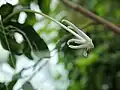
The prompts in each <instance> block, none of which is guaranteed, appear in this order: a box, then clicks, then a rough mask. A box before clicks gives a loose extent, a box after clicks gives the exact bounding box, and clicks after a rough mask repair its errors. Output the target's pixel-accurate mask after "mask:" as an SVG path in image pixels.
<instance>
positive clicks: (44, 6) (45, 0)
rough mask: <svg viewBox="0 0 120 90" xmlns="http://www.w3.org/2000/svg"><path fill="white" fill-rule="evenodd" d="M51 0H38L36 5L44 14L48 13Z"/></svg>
mask: <svg viewBox="0 0 120 90" xmlns="http://www.w3.org/2000/svg"><path fill="white" fill-rule="evenodd" d="M50 3H51V0H38V5H39V7H40V9H41V11H42V12H43V13H45V14H48V13H49V11H50Z"/></svg>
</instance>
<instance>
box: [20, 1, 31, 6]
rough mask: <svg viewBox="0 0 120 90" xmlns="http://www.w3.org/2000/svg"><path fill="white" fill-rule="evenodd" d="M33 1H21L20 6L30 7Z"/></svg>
mask: <svg viewBox="0 0 120 90" xmlns="http://www.w3.org/2000/svg"><path fill="white" fill-rule="evenodd" d="M31 1H32V0H19V2H20V4H21V5H23V6H29V5H30V2H31Z"/></svg>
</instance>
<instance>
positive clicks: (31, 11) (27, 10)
mask: <svg viewBox="0 0 120 90" xmlns="http://www.w3.org/2000/svg"><path fill="white" fill-rule="evenodd" d="M20 12H29V13H36V14H40V15H42V16H44V17H46V18H47V19H49V20H52V21H54V22H55V23H56V24H58V25H60V26H61V27H63V28H64V29H65V30H67V31H68V32H70V33H71V34H73V35H74V36H76V37H78V38H81V37H80V36H79V35H78V34H76V33H75V32H74V31H72V30H71V29H69V28H68V27H66V26H65V25H64V24H62V23H60V22H58V21H57V20H55V19H54V18H51V17H50V16H48V15H46V14H44V13H42V12H37V11H33V10H29V9H25V10H24V9H23V10H18V11H16V12H14V13H12V14H10V15H9V16H8V17H7V18H5V19H4V20H3V22H6V21H8V20H9V19H10V18H11V17H13V16H14V15H15V14H18V13H20Z"/></svg>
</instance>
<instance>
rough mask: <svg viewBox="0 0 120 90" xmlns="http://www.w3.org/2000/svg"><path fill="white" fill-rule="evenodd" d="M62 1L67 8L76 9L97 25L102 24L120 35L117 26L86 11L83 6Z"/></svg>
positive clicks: (119, 29) (66, 0)
mask: <svg viewBox="0 0 120 90" xmlns="http://www.w3.org/2000/svg"><path fill="white" fill-rule="evenodd" d="M60 1H61V2H63V3H64V4H65V5H66V6H68V7H70V8H72V9H74V10H75V11H78V12H80V13H81V14H83V15H84V16H86V17H89V18H90V19H92V20H93V21H95V22H97V23H100V24H103V25H104V26H105V27H107V28H110V30H112V31H113V32H115V33H117V34H120V28H119V27H118V26H116V25H115V24H113V23H111V22H109V21H107V20H105V19H103V18H102V17H100V16H97V15H95V14H94V13H92V12H91V11H89V10H87V9H85V8H84V7H82V6H81V5H78V4H75V3H73V2H71V1H69V0H60Z"/></svg>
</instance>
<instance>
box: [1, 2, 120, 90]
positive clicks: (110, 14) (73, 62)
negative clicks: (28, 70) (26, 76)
mask: <svg viewBox="0 0 120 90" xmlns="http://www.w3.org/2000/svg"><path fill="white" fill-rule="evenodd" d="M71 1H73V2H74V1H75V2H76V3H77V4H80V5H82V6H84V7H85V8H87V9H89V10H90V11H92V12H94V13H95V14H96V15H98V16H101V17H103V18H105V19H107V20H109V21H110V22H112V23H114V24H116V25H119V23H120V5H119V4H120V1H119V0H114V1H113V0H91V1H89V0H71ZM31 2H34V3H36V4H37V5H38V6H39V8H40V10H41V11H42V12H43V13H45V14H48V15H53V16H55V15H56V14H57V13H59V12H61V11H63V10H64V11H65V12H66V17H67V18H68V19H69V20H70V21H72V22H74V23H75V24H76V25H77V26H79V25H80V28H82V26H85V25H86V24H87V23H88V22H90V21H91V20H89V19H88V18H87V17H84V16H81V15H80V14H79V13H77V12H75V11H74V10H71V9H70V8H65V7H64V5H63V4H59V5H58V6H57V7H56V9H55V10H54V11H53V12H52V10H51V8H50V3H51V0H20V1H19V4H18V5H11V4H9V3H6V4H4V5H2V6H1V7H0V15H1V17H2V22H1V24H0V42H1V45H2V47H3V48H4V49H5V50H8V51H9V52H10V53H9V57H8V62H7V63H8V64H9V65H10V66H11V67H12V68H13V69H16V62H17V59H16V56H19V55H25V56H26V57H27V58H29V59H30V60H34V57H33V56H32V52H34V53H35V52H42V54H40V55H39V57H42V58H44V57H50V51H49V49H48V42H49V43H53V44H56V49H57V50H58V57H59V62H58V64H60V63H63V64H64V66H65V68H66V70H67V71H68V72H69V74H68V78H69V80H70V85H69V87H68V88H67V89H68V90H120V86H119V84H120V61H119V59H120V46H119V45H120V40H119V39H120V35H117V34H114V33H113V32H111V31H109V30H110V29H109V28H105V27H104V25H101V24H92V25H90V26H88V27H86V28H84V32H86V33H87V34H88V36H90V37H91V38H92V40H93V42H94V45H95V48H94V49H93V50H92V51H91V52H88V53H89V55H88V57H84V56H82V54H81V53H82V49H80V50H73V49H71V48H69V47H68V46H67V44H66V42H67V41H68V40H69V39H70V38H72V37H73V36H72V35H71V34H70V33H68V32H66V31H64V30H63V29H62V28H61V29H59V30H58V29H57V28H56V27H55V28H52V29H51V28H49V24H50V22H47V23H46V25H45V27H43V28H42V29H41V30H39V31H38V32H39V34H38V33H37V32H36V31H35V30H34V28H33V25H34V24H35V23H37V22H38V21H37V19H36V16H35V14H33V13H26V14H27V18H26V20H25V22H24V24H20V23H19V22H18V21H17V19H18V18H17V19H16V17H19V14H20V13H17V14H16V15H15V16H14V17H12V18H9V19H8V20H6V18H7V17H9V15H10V14H12V13H13V12H14V11H17V8H18V7H17V6H19V5H21V6H22V8H23V9H24V8H26V7H27V8H30V3H31ZM59 3H60V2H59ZM75 15H76V16H75ZM61 18H64V16H61V17H59V19H61ZM16 32H17V33H19V34H21V35H22V37H23V41H22V42H21V43H19V42H17V41H16V38H15V37H14V34H15V33H16ZM43 33H45V34H46V35H47V40H48V41H45V39H44V38H42V37H41V36H42V34H43ZM52 33H57V35H56V36H54V37H52V38H51V37H50V35H51V34H52ZM49 37H50V38H49ZM46 53H47V54H46ZM22 71H24V70H21V71H20V72H19V73H16V74H15V75H14V76H13V78H12V80H11V81H10V82H8V83H7V84H6V83H0V90H7V89H6V87H8V88H9V90H13V87H14V85H15V84H16V82H17V81H18V80H19V79H20V78H22V77H21V73H22ZM21 88H23V90H35V89H34V86H33V85H32V84H31V83H30V82H29V81H28V82H26V83H25V84H24V85H23V86H22V87H21Z"/></svg>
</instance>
